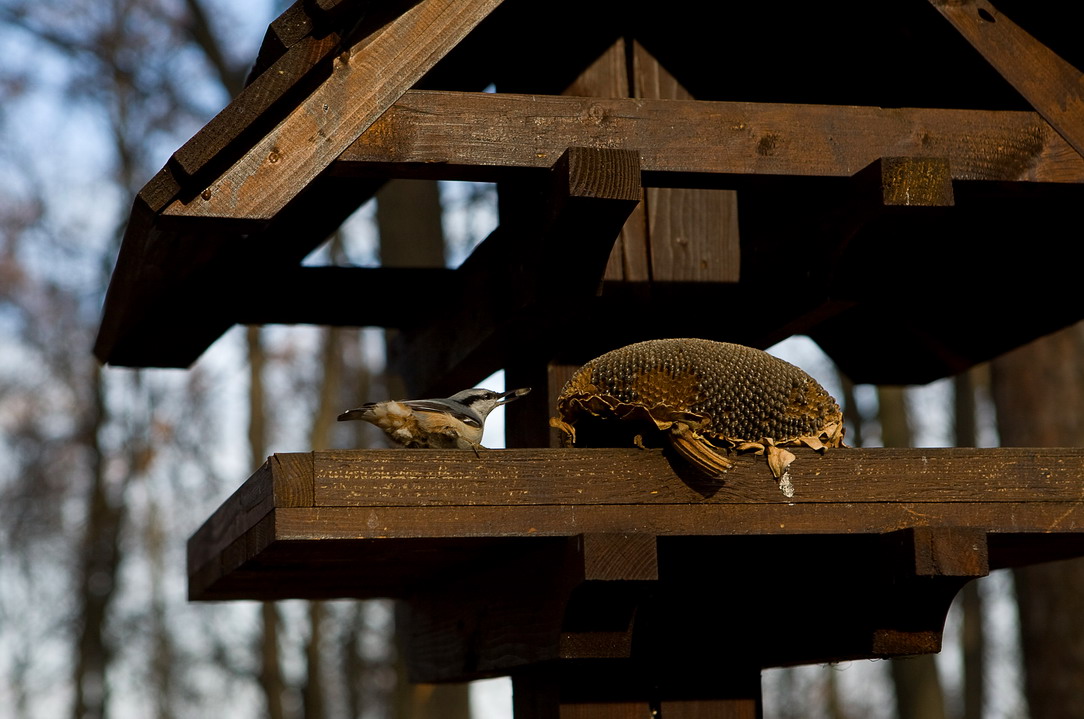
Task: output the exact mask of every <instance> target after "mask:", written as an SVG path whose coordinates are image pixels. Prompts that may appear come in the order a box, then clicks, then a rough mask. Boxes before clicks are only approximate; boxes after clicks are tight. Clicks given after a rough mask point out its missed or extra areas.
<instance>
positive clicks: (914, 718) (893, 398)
mask: <svg viewBox="0 0 1084 719" xmlns="http://www.w3.org/2000/svg"><path fill="white" fill-rule="evenodd" d="M877 398H878V400H879V403H880V417H881V441H882V442H883V444H884V446H885V447H910V446H911V444H912V439H911V425H910V421H909V418H908V415H907V397H906V393H905V390H904V389H903V388H902V387H879V388H878V389H877ZM892 681H893V684H894V685H895V687H896V713H897V716H898V717H899V719H944V717H945V697H944V692H943V691H942V689H941V679H940V677H939V676H938V674H937V663H936V661H935V660H934V657H933V655H931V654H923V655H920V656H916V657H903V658H899V659H893V660H892Z"/></svg>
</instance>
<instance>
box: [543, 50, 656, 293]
mask: <svg viewBox="0 0 1084 719" xmlns="http://www.w3.org/2000/svg"><path fill="white" fill-rule="evenodd" d="M627 47H628V45H627V41H626V40H625V38H623V37H621V38H617V40H616V41H615V42H614V44H613V45H611V46H610V47H609V48H607V49H606V50H605V51H604V52H603V53H602V54H601V55H600V56H599V57H598V59H596V60H595V61H594V62H593V63H591V64H590V65H588V66H587V68H586V69H584V71H583V72H581V73H580V75H579V76H578V77H577V78H576V79H575V80H573V81H572V84H570V85H569V86H568V87H567V88H565V89H564V91H562V93H561V94H562V95H569V96H573V97H576V96H580V97H614V98H627V97H630V96H631V95H632V92H631V89H630V87H629V68H628V63H627V57H628V50H627ZM645 223H646V216H645V213H644V205H643V203H641V204H639V205H637V207H636V209H635V210H633V211H632V214H630V215H629V219H628V221H626V222H625V224H624V226H623V227H622V228H621V234H620V235H619V236H618V238H617V241H616V242H615V243H614V248H613V252H612V253H611V254H610V259H609V262H608V263H607V265H606V279H607V280H623V281H627V282H645V281H647V280H648V279H649V278H650V277H651V271H650V268H649V263H648V251H647V226H646V224H645Z"/></svg>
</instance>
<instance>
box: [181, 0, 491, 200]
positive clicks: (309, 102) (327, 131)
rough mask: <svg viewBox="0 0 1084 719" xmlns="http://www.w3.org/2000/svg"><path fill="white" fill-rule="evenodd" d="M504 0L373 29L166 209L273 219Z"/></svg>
mask: <svg viewBox="0 0 1084 719" xmlns="http://www.w3.org/2000/svg"><path fill="white" fill-rule="evenodd" d="M500 1H501V0H420V1H417V2H415V1H413V0H411V1H408V2H399V3H397V4H396V7H397V9H399V10H401V11H402V12H401V14H399V15H397V16H395V17H394V18H393V19H391V20H389V21H388V22H387V23H386V24H383V25H380V26H379V27H375V28H368V30H370V32H369V33H368V34H366V35H364V36H363V37H361V38H359V39H357V40H356V41H355V44H354V45H353V47H352V48H351V49H350V50H349V52H348V53H344V54H343V55H341V56H339V57H337V58H336V59H335V60H334V63H333V66H332V69H331V74H330V76H329V77H328V78H327V79H326V80H325V81H324V82H323V84H321V86H320V87H319V88H318V89H317V90H316V91H314V92H313V93H312V94H310V95H309V96H308V97H306V98H305V99H304V100H303V101H301V102H300V103H299V104H298V105H297V106H296V107H295V108H293V109H292V110H291V111H290V112H289V114H288V115H287V116H286V117H285V118H284V119H283V120H282V121H281V122H280V123H279V124H278V125H277V126H276V127H274V128H273V129H271V130H270V131H269V132H268V133H267V134H266V135H264V136H263V137H262V138H261V139H260V140H259V141H258V142H256V144H255V145H253V146H252V148H251V149H249V150H248V151H247V152H246V153H245V154H244V156H242V157H241V158H240V159H239V160H237V161H236V162H235V163H234V164H233V165H232V166H231V167H230V168H229V169H227V170H226V171H225V172H224V173H223V174H222V175H221V176H220V177H218V179H217V180H215V181H214V182H212V183H211V184H210V185H209V186H208V187H206V188H205V189H204V190H203V191H202V192H201V193H200V194H199V196H197V197H196V198H195V199H194V200H191V201H188V202H186V201H180V200H179V201H176V202H174V203H172V204H171V205H170V207H169V208H167V209H166V211H165V213H164V214H166V215H170V216H177V217H233V218H244V219H247V220H253V221H267V220H270V219H272V218H273V217H274V216H275V215H276V214H277V213H278V212H279V211H280V210H281V209H282V208H283V207H285V206H286V205H287V204H288V203H289V202H290V201H291V200H292V199H293V198H294V197H295V196H296V195H297V194H298V193H299V192H301V191H302V190H303V189H305V188H306V187H307V186H308V185H309V183H311V182H312V181H313V179H315V178H316V176H317V175H319V174H320V173H321V172H322V171H323V170H324V168H325V167H327V165H328V164H330V163H331V162H332V161H333V160H334V159H335V158H336V157H337V156H338V155H339V154H340V153H341V152H342V150H343V149H344V148H345V147H346V146H348V145H349V144H350V143H351V142H353V141H354V140H355V139H356V138H357V137H358V135H360V134H361V133H362V132H364V131H365V130H366V129H368V127H369V126H370V125H371V124H372V123H373V121H374V120H376V119H377V118H378V117H379V116H380V115H381V114H382V113H383V112H384V111H385V110H386V109H387V108H388V107H389V106H390V105H391V104H392V103H394V102H395V101H396V100H397V99H399V97H400V96H402V94H403V93H404V92H405V91H406V90H408V89H409V88H410V87H411V86H412V85H413V84H414V83H415V82H417V81H418V80H419V79H420V78H421V77H422V75H424V74H425V72H426V71H428V70H429V69H430V68H432V67H433V65H435V64H436V62H437V61H438V60H440V59H441V58H442V57H444V55H446V54H447V53H448V52H449V51H450V50H451V49H452V48H453V47H455V45H456V44H457V43H458V42H459V41H460V40H462V39H463V38H464V37H465V36H466V35H467V33H469V32H470V31H471V30H472V29H473V28H474V27H475V26H476V25H477V24H478V23H479V22H481V21H482V19H483V18H485V17H486V16H487V15H488V14H489V13H490V12H491V11H492V10H493V9H494V8H495V7H497V6H498V5H499V4H500Z"/></svg>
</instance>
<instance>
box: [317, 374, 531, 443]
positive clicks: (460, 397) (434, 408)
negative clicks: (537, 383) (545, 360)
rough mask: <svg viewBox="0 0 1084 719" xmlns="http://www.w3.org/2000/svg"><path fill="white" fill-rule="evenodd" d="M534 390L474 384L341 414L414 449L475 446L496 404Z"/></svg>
mask: <svg viewBox="0 0 1084 719" xmlns="http://www.w3.org/2000/svg"><path fill="white" fill-rule="evenodd" d="M530 391H531V388H530V387H521V388H520V389H513V390H510V391H508V392H494V391H493V390H490V389H482V388H480V387H475V388H473V389H465V390H463V391H462V392H456V393H455V394H453V395H452V396H451V397H445V398H443V399H405V400H389V401H386V402H367V403H365V404H363V405H361V406H360V407H357V408H356V409H351V410H348V411H346V412H343V413H342V414H340V415H339V418H338V419H339V421H340V422H346V421H349V420H362V421H364V422H369V423H371V424H374V425H376V426H377V427H379V428H380V429H382V430H384V433H385V434H387V435H388V436H389V437H390V438H391V439H392V441H393V442H395V443H396V444H400V445H402V446H404V447H408V448H412V449H472V450H474V452H475V454H477V453H478V450H479V449H484V447H482V431H483V430H484V429H485V423H486V417H488V416H489V413H490V412H492V411H493V410H494V409H496V408H497V407H499V406H501V405H503V404H508V403H509V402H512V401H514V400H517V399H519V398H520V397H522V396H523V395H525V394H527V393H528V392H530Z"/></svg>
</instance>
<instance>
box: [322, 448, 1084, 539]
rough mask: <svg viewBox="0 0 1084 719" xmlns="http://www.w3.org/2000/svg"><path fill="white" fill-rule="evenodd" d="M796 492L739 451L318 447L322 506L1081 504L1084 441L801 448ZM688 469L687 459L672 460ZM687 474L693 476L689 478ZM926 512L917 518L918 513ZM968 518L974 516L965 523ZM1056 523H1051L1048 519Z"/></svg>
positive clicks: (759, 459) (796, 466) (795, 468)
mask: <svg viewBox="0 0 1084 719" xmlns="http://www.w3.org/2000/svg"><path fill="white" fill-rule="evenodd" d="M795 453H796V454H797V460H796V461H795V462H794V464H793V465H792V466H791V469H790V471H791V476H792V478H793V482H794V486H795V496H794V497H793V498H792V499H791V500H788V499H787V498H786V497H784V496H783V495H782V494H781V493H780V492H779V490H778V488H777V487H776V486H775V482H774V481H773V480H772V478H771V475H770V472H769V471H768V470H767V466H766V465H765V463H764V459H763V458H762V457H751V456H745V457H735V458H734V460H735V463H736V466H735V468H734V469H733V470H731V471H730V472H729V473H728V474H727V477H726V479H725V481H724V483H723V484H722V485H707V486H705V485H696V484H689V483H688V482H686V481H683V480H682V478H681V477H679V476H678V475H677V474H675V471H674V465H671V463H670V461H669V460H668V459H667V457H666V456H664V454H663V452H662V451H660V450H648V451H644V450H636V449H627V450H625V449H575V450H567V449H523V450H490V451H487V452H483V453H482V454H481V456H478V457H476V456H475V455H474V454H473V453H472V452H455V451H427V452H404V451H400V450H356V451H353V450H335V451H327V452H317V453H315V455H314V465H313V466H314V473H315V480H314V482H315V491H314V497H315V500H314V503H315V505H316V506H321V507H349V506H367V507H398V506H402V507H411V506H419V507H422V506H463V507H474V506H486V505H490V506H493V505H510V506H512V505H526V506H532V505H538V506H542V505H551V506H560V505H566V506H569V507H572V508H575V506H576V505H586V504H592V505H607V504H614V505H644V506H651V505H658V506H661V505H667V504H670V505H682V504H688V505H695V506H698V507H704V506H721V505H728V504H747V505H754V504H756V505H767V506H772V505H781V506H785V507H790V508H792V509H793V508H796V507H800V506H809V505H815V504H821V503H827V504H836V503H838V504H852V503H870V504H877V505H885V506H886V507H893V506H898V505H901V504H905V503H906V504H910V503H914V504H923V503H937V504H941V503H956V502H959V503H981V504H987V505H996V504H998V503H1022V502H1031V503H1047V502H1057V503H1062V502H1068V503H1072V502H1078V501H1084V450H1077V449H1060V450H1043V449H1017V448H1003V449H983V450H975V449H925V450H900V449H853V448H841V449H838V450H829V451H828V452H826V453H825V454H824V455H819V454H816V453H815V452H812V451H811V450H805V449H797V450H795ZM676 466H677V468H678V469H679V470H680V469H681V465H676ZM686 478H687V479H688V477H686ZM916 518H921V515H916ZM965 524H966V525H967V526H972V525H973V524H974V523H973V522H967V523H965ZM1052 529H1053V528H1052Z"/></svg>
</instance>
